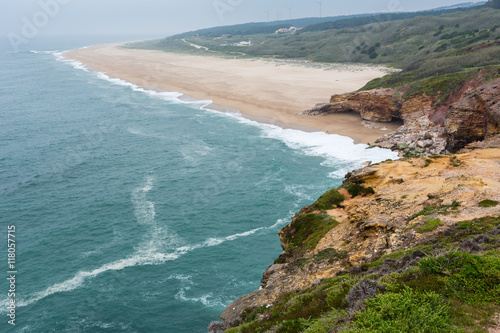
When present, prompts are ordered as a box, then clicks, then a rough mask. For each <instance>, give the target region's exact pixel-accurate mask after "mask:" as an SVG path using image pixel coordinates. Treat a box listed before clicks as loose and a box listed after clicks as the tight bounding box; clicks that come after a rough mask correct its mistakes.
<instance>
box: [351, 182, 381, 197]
mask: <svg viewBox="0 0 500 333" xmlns="http://www.w3.org/2000/svg"><path fill="white" fill-rule="evenodd" d="M347 192H349V194H350V195H351V196H352V197H353V198H354V197H357V196H358V195H366V194H374V193H375V190H373V188H372V187H363V186H361V185H358V184H349V185H348V187H347Z"/></svg>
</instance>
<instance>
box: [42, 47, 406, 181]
mask: <svg viewBox="0 0 500 333" xmlns="http://www.w3.org/2000/svg"><path fill="white" fill-rule="evenodd" d="M52 53H53V54H54V56H55V57H56V59H57V60H59V61H63V62H66V63H69V64H70V65H72V66H73V67H74V68H77V69H83V70H86V71H88V68H87V67H86V66H85V65H83V64H82V63H80V62H78V61H74V60H68V59H66V58H64V55H63V54H64V52H52ZM96 75H97V76H98V77H99V78H101V79H103V80H106V81H108V82H111V83H113V84H116V85H120V86H125V87H129V88H130V89H132V90H134V91H137V92H141V93H145V94H148V95H150V96H152V97H155V98H160V99H163V100H165V101H168V102H174V103H183V104H188V105H190V106H191V107H193V108H198V109H204V110H207V111H211V112H216V113H217V114H220V115H225V116H229V117H235V118H236V119H238V120H239V121H240V122H242V123H245V124H249V125H252V126H258V127H259V128H261V129H262V135H263V136H264V137H266V138H271V139H276V140H280V141H283V142H284V143H285V144H286V145H287V146H288V147H290V148H291V149H294V150H299V151H301V152H303V153H304V154H306V155H308V156H320V157H322V158H324V159H325V161H324V162H323V164H324V165H327V166H331V167H333V168H334V169H335V170H334V171H332V172H331V173H330V174H329V177H331V178H342V177H343V176H344V175H345V174H346V173H347V172H349V171H351V170H353V169H356V168H359V167H361V166H362V163H364V162H366V161H372V162H373V163H378V162H381V161H384V160H386V159H389V158H390V159H397V158H398V155H397V153H394V152H392V151H390V150H388V149H381V148H373V149H367V148H368V146H367V145H364V144H354V141H353V140H352V139H351V138H349V137H345V136H340V135H335V134H326V133H324V132H313V133H311V132H304V131H300V130H295V129H284V128H281V127H278V126H275V125H269V124H262V123H258V122H256V121H253V120H249V119H246V118H244V117H242V116H241V114H240V113H239V112H220V111H218V110H213V109H210V104H211V103H212V101H210V100H196V99H191V98H182V97H181V96H183V95H182V94H181V93H178V92H165V91H157V90H153V89H148V88H145V87H139V86H137V85H135V84H133V83H130V82H127V81H124V80H121V79H117V78H112V77H109V76H108V75H106V74H104V73H101V72H96Z"/></svg>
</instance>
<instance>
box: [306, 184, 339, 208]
mask: <svg viewBox="0 0 500 333" xmlns="http://www.w3.org/2000/svg"><path fill="white" fill-rule="evenodd" d="M344 200H345V198H344V196H343V195H342V194H340V193H339V191H337V190H336V189H334V188H332V189H331V190H329V191H328V192H326V193H325V194H323V195H322V196H321V197H320V198H319V199H318V201H316V202H315V203H314V204H312V205H311V208H312V209H314V210H323V211H324V210H328V209H332V208H336V207H337V206H338V205H339V204H340V203H341V202H342V201H344Z"/></svg>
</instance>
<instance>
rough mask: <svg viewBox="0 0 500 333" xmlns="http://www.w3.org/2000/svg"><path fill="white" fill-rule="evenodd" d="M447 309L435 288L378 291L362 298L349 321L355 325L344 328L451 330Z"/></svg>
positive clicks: (353, 331) (359, 331)
mask: <svg viewBox="0 0 500 333" xmlns="http://www.w3.org/2000/svg"><path fill="white" fill-rule="evenodd" d="M450 310H451V309H450V307H449V305H448V304H447V302H446V301H445V300H444V299H443V297H442V296H441V295H439V294H437V293H435V292H432V291H431V292H415V291H413V290H412V289H410V288H405V289H404V290H403V291H402V292H399V293H394V292H389V293H384V294H379V295H377V296H375V298H373V299H368V300H366V309H365V310H363V311H361V312H360V313H358V314H357V315H356V316H355V319H354V321H353V323H354V325H355V326H356V328H354V329H351V330H348V331H347V332H350V333H362V332H363V333H364V332H366V333H368V332H407V333H412V332H415V333H420V332H428V333H434V332H435V333H441V332H453V331H455V330H453V329H452V326H451V323H450Z"/></svg>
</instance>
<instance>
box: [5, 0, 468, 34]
mask: <svg viewBox="0 0 500 333" xmlns="http://www.w3.org/2000/svg"><path fill="white" fill-rule="evenodd" d="M465 1H467V0H458V1H457V0H441V1H436V0H351V1H339V0H322V5H321V8H322V16H335V15H346V14H356V13H371V12H388V11H416V10H422V9H429V8H435V7H438V6H448V5H452V4H457V3H462V2H465ZM318 2H319V0H140V1H139V0H0V34H1V35H2V36H7V35H8V34H9V33H11V34H12V33H14V34H18V35H20V36H22V34H23V33H24V34H25V35H26V34H28V35H29V33H30V32H31V31H30V28H31V29H33V27H34V28H35V29H36V30H37V35H55V34H56V35H72V34H102V35H117V34H123V35H132V34H137V35H142V36H145V35H151V37H158V36H163V35H169V34H173V33H179V32H184V31H188V30H194V29H198V28H204V27H211V26H218V25H228V24H236V23H244V22H255V21H267V20H268V19H270V20H276V19H288V18H289V17H290V15H291V17H292V18H299V17H313V16H316V17H317V16H319V15H320V5H319V4H318ZM30 24H31V25H32V26H31V27H30Z"/></svg>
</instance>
